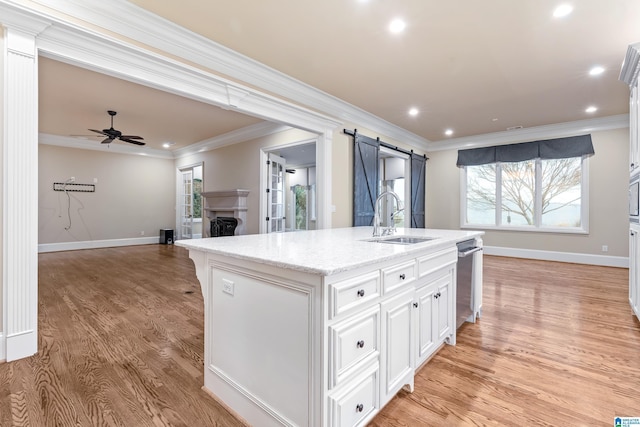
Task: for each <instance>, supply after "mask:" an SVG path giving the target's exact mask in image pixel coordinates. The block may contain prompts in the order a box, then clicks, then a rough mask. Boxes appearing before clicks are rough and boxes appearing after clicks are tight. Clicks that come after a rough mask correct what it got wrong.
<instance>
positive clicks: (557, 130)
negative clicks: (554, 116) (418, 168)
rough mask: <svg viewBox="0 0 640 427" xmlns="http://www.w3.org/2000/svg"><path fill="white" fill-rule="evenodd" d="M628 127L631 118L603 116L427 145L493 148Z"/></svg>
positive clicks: (430, 149) (437, 148)
mask: <svg viewBox="0 0 640 427" xmlns="http://www.w3.org/2000/svg"><path fill="white" fill-rule="evenodd" d="M627 127H629V115H628V114H619V115H616V116H607V117H600V118H596V119H588V120H578V121H574V122H565V123H556V124H552V125H544V126H535V127H530V128H523V129H517V130H509V131H502V132H494V133H485V134H482V135H472V136H465V137H461V138H453V139H444V140H441V141H436V142H430V143H429V144H428V149H427V152H434V151H443V150H456V149H466V148H477V147H489V146H492V145H504V144H513V143H517V142H526V141H535V140H540V139H551V138H562V137H565V136H574V135H578V134H584V133H588V132H598V131H605V130H612V129H623V128H627Z"/></svg>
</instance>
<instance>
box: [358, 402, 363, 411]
mask: <svg viewBox="0 0 640 427" xmlns="http://www.w3.org/2000/svg"><path fill="white" fill-rule="evenodd" d="M362 411H364V405H363V404H362V403H358V404H357V405H356V412H362Z"/></svg>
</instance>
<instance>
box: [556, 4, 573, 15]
mask: <svg viewBox="0 0 640 427" xmlns="http://www.w3.org/2000/svg"><path fill="white" fill-rule="evenodd" d="M571 12H573V6H571V5H570V4H561V5H560V6H558V7H556V9H555V10H554V11H553V17H554V18H562V17H564V16H567V15H568V14H570V13H571Z"/></svg>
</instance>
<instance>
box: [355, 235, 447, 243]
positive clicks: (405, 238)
mask: <svg viewBox="0 0 640 427" xmlns="http://www.w3.org/2000/svg"><path fill="white" fill-rule="evenodd" d="M435 239H437V237H415V236H395V237H379V238H377V239H369V240H367V242H375V243H389V244H393V245H414V244H416V243H424V242H428V241H429V240H435Z"/></svg>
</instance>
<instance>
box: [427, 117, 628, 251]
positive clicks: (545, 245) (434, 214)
mask: <svg viewBox="0 0 640 427" xmlns="http://www.w3.org/2000/svg"><path fill="white" fill-rule="evenodd" d="M591 136H592V140H593V146H594V150H595V155H594V156H592V157H590V158H589V207H590V209H589V230H590V231H589V234H588V235H575V234H560V233H535V232H517V231H487V233H486V235H485V238H484V244H485V245H487V246H495V247H504V248H520V249H528V250H540V251H557V252H567V253H579V254H591V255H602V256H611V257H628V256H629V243H628V217H627V215H626V212H627V187H628V182H629V174H628V167H627V164H628V158H629V129H628V128H625V129H616V130H609V131H601V132H593V133H592V134H591ZM457 154H458V151H457V150H446V151H434V152H431V153H428V155H427V156H428V157H429V161H428V162H427V206H426V208H427V227H430V228H450V229H458V228H460V170H459V169H458V168H457V167H456V159H457ZM602 245H607V246H608V247H609V251H608V252H606V253H603V252H602Z"/></svg>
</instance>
